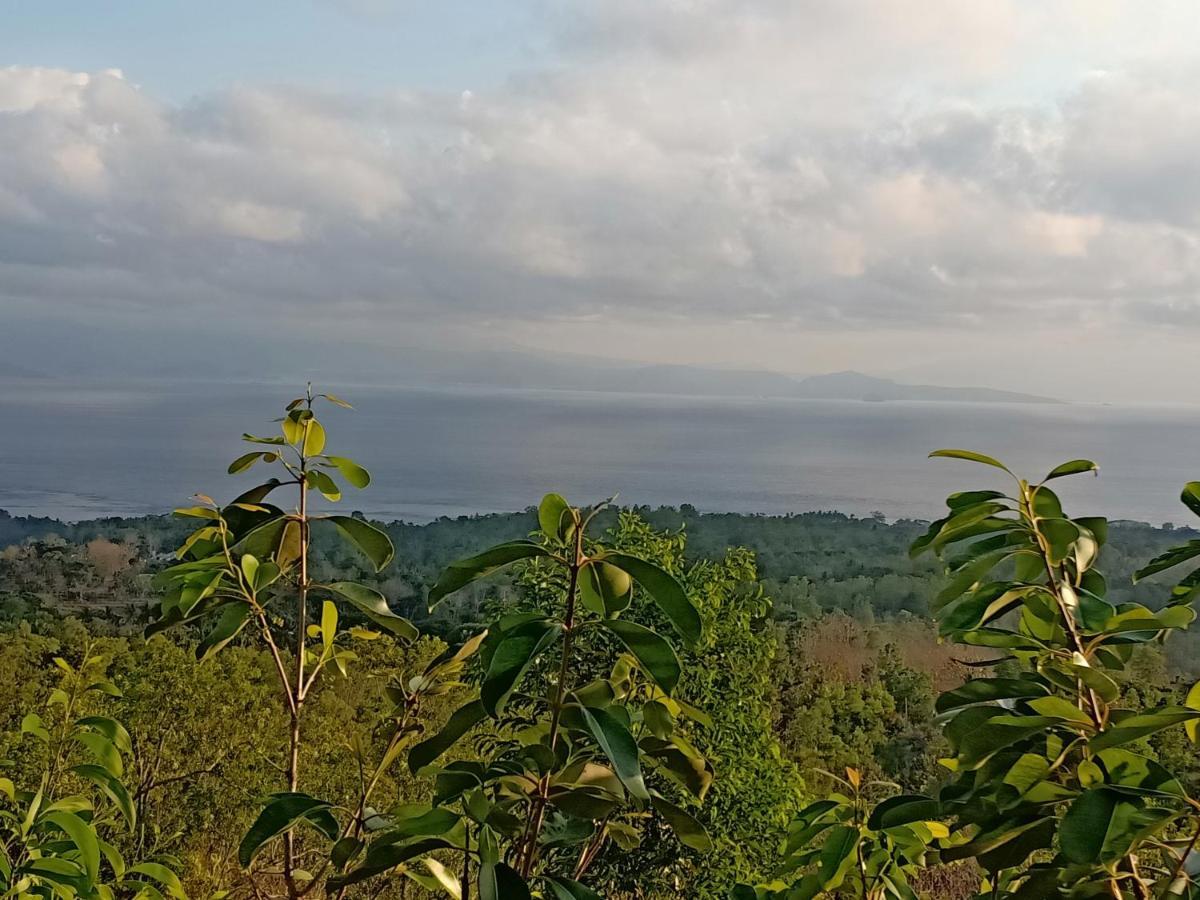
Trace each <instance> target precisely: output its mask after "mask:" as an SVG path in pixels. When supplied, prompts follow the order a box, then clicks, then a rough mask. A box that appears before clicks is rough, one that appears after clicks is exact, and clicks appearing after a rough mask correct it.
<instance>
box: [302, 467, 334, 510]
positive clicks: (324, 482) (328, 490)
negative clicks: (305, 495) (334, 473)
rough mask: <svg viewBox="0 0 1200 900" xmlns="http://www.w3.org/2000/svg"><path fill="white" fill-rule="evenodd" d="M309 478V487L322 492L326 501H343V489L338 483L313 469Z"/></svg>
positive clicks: (318, 470)
mask: <svg viewBox="0 0 1200 900" xmlns="http://www.w3.org/2000/svg"><path fill="white" fill-rule="evenodd" d="M307 478H308V484H309V486H310V487H314V488H316V489H317V490H318V491H320V492H321V496H322V497H324V498H325V499H326V500H329V501H330V502H332V503H336V502H337V501H339V500H341V499H342V489H341V488H339V487H338V486H337V482H336V481H334V480H333V479H332V478H330V477H329V476H328V475H326V474H325V473H324V472H322V471H321V470H320V469H313V470H312V471H311V472H309V473H308V476H307Z"/></svg>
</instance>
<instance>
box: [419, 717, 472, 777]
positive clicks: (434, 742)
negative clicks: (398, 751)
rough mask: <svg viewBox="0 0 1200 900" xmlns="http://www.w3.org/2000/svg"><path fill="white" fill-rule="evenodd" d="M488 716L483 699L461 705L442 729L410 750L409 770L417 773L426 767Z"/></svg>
mask: <svg viewBox="0 0 1200 900" xmlns="http://www.w3.org/2000/svg"><path fill="white" fill-rule="evenodd" d="M486 718H487V710H486V709H484V707H483V701H482V700H472V701H471V702H470V703H468V704H466V705H465V706H461V707H459V708H458V709H457V710H455V712H454V714H453V715H452V716H450V720H449V721H448V722H446V724H445V726H444V727H443V728H442V730H441V731H439V732H438V733H437V734H435V735H434V736H433V737H431V738H427V739H426V740H424V741H421V743H419V744H417V745H415V746H414V747H413V748H412V749H411V750H409V751H408V768H409V770H410V771H412V772H413V774H416V773H417V772H419V771H420V770H421V769H423V768H425V767H426V766H427V765H429V764H430V763H432V762H433V761H434V760H435V759H437V758H438V757H439V756H441V755H442V754H443V753H445V752H446V751H447V750H449V749H450V748H451V747H452V746H454V744H455V743H456V742H457V741H458V739H459V738H461V737H462V736H463V735H464V734H466V733H467V732H468V731H470V730H471V729H472V728H474V727H475V726H476V725H478V724H479V723H480V722H482V721H483V720H484V719H486Z"/></svg>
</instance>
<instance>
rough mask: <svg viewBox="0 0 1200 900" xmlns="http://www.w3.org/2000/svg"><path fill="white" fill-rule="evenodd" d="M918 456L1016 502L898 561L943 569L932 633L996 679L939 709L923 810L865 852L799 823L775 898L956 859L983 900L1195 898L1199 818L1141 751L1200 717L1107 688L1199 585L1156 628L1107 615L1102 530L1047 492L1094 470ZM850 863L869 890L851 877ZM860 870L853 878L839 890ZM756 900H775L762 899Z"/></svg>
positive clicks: (885, 810) (896, 805) (875, 831)
mask: <svg viewBox="0 0 1200 900" xmlns="http://www.w3.org/2000/svg"><path fill="white" fill-rule="evenodd" d="M932 455H934V456H940V457H950V458H955V459H963V460H969V461H972V462H976V463H980V464H983V465H987V466H991V467H994V468H997V469H1000V470H1002V471H1004V472H1005V473H1007V474H1008V475H1010V476H1011V478H1012V481H1013V490H1012V493H1004V492H1001V491H996V490H977V491H966V492H961V493H956V494H952V495H951V496H950V497H949V499H948V500H947V506H948V508H949V512H948V514H947V515H946V516H944V517H943V518H941V519H939V520H938V521H936V522H934V523H933V524H932V525H931V526H930V527H929V529H928V531H927V532H926V533H925V535H924V536H922V537H921V538H919V539H918V540H917V541H916V542H915V543H914V545H913V548H912V552H913V553H914V554H919V553H923V552H926V551H932V552H934V553H936V554H938V555H939V556H940V557H942V558H943V559H945V560H946V563H947V567H948V570H949V573H950V578H949V581H948V583H947V586H946V587H945V588H944V589H943V590H942V592H941V593H940V594H939V595H938V596H937V597H936V598H935V601H934V605H935V608H936V610H937V615H938V619H939V624H940V628H941V631H942V633H943V634H944V635H945V636H946V637H948V638H950V639H952V640H954V641H956V642H958V643H962V644H966V645H969V646H974V647H985V648H989V649H991V650H993V651H1000V652H1001V654H1002V655H1001V656H1000V657H998V658H996V659H994V660H993V663H1000V662H1003V663H1004V665H1005V670H1006V671H1005V674H1004V675H1002V676H988V677H983V678H978V679H973V680H971V681H968V682H967V683H966V684H964V685H962V686H961V687H958V688H955V689H954V690H950V691H947V692H945V693H943V694H942V695H941V696H940V697H939V698H938V701H937V711H938V712H939V713H940V714H941V716H942V718H943V720H944V721H945V723H946V724H945V736H946V738H947V740H948V742H949V744H950V747H951V752H952V754H953V756H952V758H950V759H948V760H947V761H946V764H947V766H948V767H949V768H950V770H951V773H952V778H951V780H950V782H949V783H948V784H947V785H946V786H945V787H944V788H943V789H942V790H941V792H940V793H939V795H938V797H937V798H936V799H935V798H932V797H923V796H918V795H907V796H906V795H901V796H898V797H893V798H890V799H888V800H886V801H884V802H883V803H882V804H880V805H879V806H877V807H876V808H875V810H874V811H873V812H872V814H871V816H870V817H869V819H868V820H867V825H868V828H869V829H870V834H869V835H868V834H867V833H866V832H862V831H861V830H858V831H855V832H851V831H849V830H847V828H846V827H845V826H838V827H836V828H835V827H832V823H828V822H820V821H818V820H817V818H814V817H813V816H811V815H810V816H809V817H808V820H807V821H806V820H804V819H802V820H801V823H800V828H799V830H798V831H797V833H796V835H795V836H794V840H793V841H792V842H791V843H790V844H789V850H791V851H792V856H791V858H790V860H789V864H788V867H787V874H788V875H789V877H792V878H794V879H795V881H794V886H793V887H789V888H786V889H785V890H787V891H790V892H789V893H787V896H788V897H812V896H816V895H818V894H822V893H827V892H832V891H838V890H841V889H843V888H844V887H845V886H846V885H849V886H851V887H852V888H853V890H854V892H855V893H856V894H858V895H859V896H862V897H864V898H865V897H874V896H894V897H910V896H912V891H911V889H910V888H908V887H907V886H906V881H905V878H904V876H906V875H907V874H910V872H911V867H912V866H913V865H914V864H917V865H919V864H923V863H924V862H926V861H935V860H936V861H940V862H943V863H948V862H954V861H956V860H964V859H969V860H974V861H975V862H976V863H977V864H978V865H979V866H980V867H981V868H982V869H983V870H984V872H985V874H986V878H985V881H984V883H983V890H984V892H985V893H986V895H987V896H989V897H996V898H999V897H1013V898H1017V897H1021V898H1025V897H1057V896H1072V897H1085V896H1101V895H1105V896H1110V897H1113V898H1117V900H1120V898H1123V897H1133V898H1139V900H1143V898H1150V897H1160V898H1165V897H1196V896H1200V890H1198V889H1197V886H1196V885H1195V883H1194V882H1193V881H1192V877H1193V872H1192V871H1191V869H1192V865H1191V860H1190V855H1191V852H1192V850H1193V849H1194V847H1195V845H1196V841H1197V838H1198V837H1200V816H1198V815H1197V812H1198V810H1200V803H1197V801H1196V800H1194V799H1193V798H1191V797H1190V796H1188V794H1187V792H1186V791H1185V790H1184V788H1183V785H1182V784H1181V783H1180V781H1179V779H1178V778H1176V777H1175V775H1173V774H1172V773H1170V772H1169V771H1168V770H1167V769H1166V768H1164V767H1163V766H1162V765H1161V763H1159V762H1158V761H1156V760H1154V759H1152V758H1150V757H1149V756H1147V755H1145V753H1144V752H1142V751H1143V747H1144V744H1143V739H1145V738H1147V737H1148V736H1150V735H1154V734H1157V733H1160V732H1163V731H1165V730H1168V729H1172V728H1177V727H1179V726H1184V727H1185V728H1186V729H1187V730H1188V731H1189V733H1190V734H1191V736H1192V737H1193V738H1194V737H1195V735H1196V727H1197V726H1196V722H1197V720H1198V719H1200V710H1197V709H1194V708H1190V707H1191V706H1192V705H1200V703H1197V704H1190V705H1189V706H1164V707H1159V708H1156V709H1130V708H1123V707H1121V706H1120V705H1119V701H1120V697H1121V693H1120V689H1119V687H1118V685H1117V682H1116V681H1115V680H1114V678H1113V677H1112V675H1111V674H1109V673H1113V672H1117V671H1119V670H1121V669H1122V668H1123V667H1124V666H1125V665H1126V664H1127V663H1128V662H1129V661H1130V659H1131V658H1132V654H1133V651H1134V649H1135V648H1136V647H1137V646H1139V645H1142V644H1147V643H1151V642H1158V641H1162V640H1164V639H1165V637H1166V636H1167V635H1168V634H1169V633H1171V632H1173V631H1178V630H1181V629H1185V628H1187V626H1188V625H1189V624H1190V623H1191V622H1192V621H1193V619H1194V618H1195V612H1194V611H1193V610H1192V608H1191V606H1190V601H1191V599H1192V598H1193V596H1194V591H1195V588H1196V585H1197V584H1200V576H1196V575H1195V573H1193V575H1191V576H1188V578H1186V579H1185V580H1184V582H1183V583H1182V584H1181V586H1180V587H1179V588H1177V589H1176V591H1175V592H1174V594H1173V595H1172V597H1171V598H1170V600H1169V602H1168V603H1167V604H1166V605H1165V606H1163V607H1162V608H1161V609H1159V610H1157V611H1155V610H1151V609H1150V608H1148V607H1146V606H1144V605H1141V604H1137V603H1122V604H1119V605H1114V604H1112V603H1109V602H1108V601H1107V600H1106V599H1105V594H1106V591H1107V585H1106V582H1105V579H1104V578H1103V576H1101V575H1100V573H1099V572H1098V571H1097V570H1096V569H1095V564H1096V562H1097V560H1098V558H1099V556H1100V552H1101V549H1102V547H1103V545H1104V543H1105V539H1106V536H1107V523H1106V521H1105V520H1104V519H1101V518H1094V517H1089V518H1070V517H1068V516H1067V515H1066V514H1065V513H1064V512H1063V508H1062V504H1061V502H1060V501H1059V498H1058V497H1057V495H1056V494H1055V493H1054V491H1053V490H1052V489H1051V488H1050V487H1048V482H1050V481H1052V480H1054V479H1057V478H1062V477H1067V476H1070V475H1077V474H1081V473H1086V472H1092V471H1095V469H1096V467H1095V465H1094V464H1093V463H1091V462H1090V461H1088V460H1072V461H1070V462H1067V463H1064V464H1062V465H1060V466H1058V467H1056V468H1054V469H1053V470H1051V472H1050V473H1049V474H1048V475H1047V476H1046V477H1045V478H1044V479H1043V480H1042V481H1040V482H1036V483H1030V482H1028V481H1026V480H1024V479H1022V478H1019V477H1017V476H1016V475H1013V474H1012V473H1011V471H1010V470H1009V469H1008V468H1007V467H1006V466H1004V465H1003V464H1002V463H1000V462H999V461H998V460H995V459H993V458H991V457H988V456H985V455H983V454H979V453H975V452H971V451H964V450H942V451H937V452H935V453H934V454H932ZM1197 487H1198V488H1200V485H1198V486H1197ZM1184 497H1185V503H1188V505H1189V506H1193V502H1195V503H1196V505H1195V506H1193V508H1194V509H1196V508H1200V491H1198V492H1196V493H1194V494H1192V496H1191V501H1192V502H1189V492H1188V490H1186V489H1185V492H1184ZM1195 556H1200V545H1196V546H1191V545H1189V546H1188V547H1187V548H1185V549H1181V550H1177V551H1173V552H1172V553H1168V554H1166V555H1165V556H1163V557H1160V558H1159V559H1157V560H1155V561H1154V562H1152V563H1151V564H1150V565H1149V566H1147V567H1146V568H1144V569H1143V570H1142V573H1141V574H1142V575H1148V574H1153V573H1154V572H1157V571H1161V570H1163V569H1166V568H1169V567H1171V566H1173V565H1176V564H1178V563H1180V562H1183V561H1186V560H1187V559H1190V558H1192V557H1195ZM1197 693H1200V691H1193V697H1192V698H1189V699H1194V695H1196V694H1197ZM837 800H838V798H836V797H835V798H831V799H830V801H828V802H830V803H836V802H837ZM938 819H945V820H947V824H948V831H947V833H946V834H945V835H939V834H937V833H936V832H935V831H932V830H928V829H926V830H928V835H926V834H925V833H922V832H920V829H919V828H918V826H921V828H926V824H927V823H928V822H930V821H933V820H938ZM913 834H917V836H918V837H920V838H921V842H920V844H919V845H918V844H914V843H913V842H912V840H911V836H912V835H913ZM818 839H820V843H816V842H817V841H818ZM868 841H870V843H868ZM864 854H866V858H867V862H868V863H869V864H870V866H871V872H873V873H874V874H873V875H871V877H868V874H870V873H868V871H867V870H866V869H864V868H863V867H862V865H861V862H862V860H863V857H864ZM856 858H857V859H858V860H859V861H860V865H859V867H858V870H859V872H860V875H859V876H858V877H857V878H856V879H851V880H850V881H847V879H848V875H847V873H848V872H849V871H851V870H852V868H853V867H852V863H851V861H852V860H854V859H856ZM744 893H745V891H744ZM756 893H757V894H758V895H759V896H779V897H782V896H784V891H777V890H776V889H775V888H774V887H764V888H760V889H758V891H757V892H756Z"/></svg>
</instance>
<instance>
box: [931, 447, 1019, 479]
mask: <svg viewBox="0 0 1200 900" xmlns="http://www.w3.org/2000/svg"><path fill="white" fill-rule="evenodd" d="M935 457H943V458H945V459H964V460H967V461H968V462H977V463H982V464H983V465H985V466H993V467H995V468H997V469H1003V470H1004V471H1005V472H1008V474H1009V475H1012V472H1011V471H1010V470H1009V468H1008V466H1006V465H1004V463H1002V462H1000V461H999V460H998V459H993V458H992V457H990V456H984V455H983V454H982V453H976V452H975V451H974V450H934V451H933V452H932V453H930V454H929V458H930V459H933V458H935ZM1014 477H1016V476H1014Z"/></svg>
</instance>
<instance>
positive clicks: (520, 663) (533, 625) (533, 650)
mask: <svg viewBox="0 0 1200 900" xmlns="http://www.w3.org/2000/svg"><path fill="white" fill-rule="evenodd" d="M560 634H562V626H561V625H560V624H559V623H557V622H550V621H548V620H546V619H534V620H533V621H530V622H523V623H521V624H520V625H518V626H517V627H516V628H513V629H512V630H511V631H506V632H502V633H501V634H500V635H499V642H498V643H497V645H496V648H495V650H494V651H493V652H492V655H491V659H490V660H489V662H488V669H487V673H486V674H485V675H484V677H483V684H482V686H481V687H480V689H479V697H480V699H481V700H482V701H483V707H484V709H486V710H487V712H488V715H490V716H493V717H494V716H496V715H498V714H499V712H500V711H501V710H502V709H503V708H504V704H505V703H506V702H507V701H508V698H509V696H510V695H511V694H512V692H513V691H514V690H515V689H516V687H517V684H518V683H519V682H520V680H521V676H522V675H524V674H525V671H526V670H527V669H528V668H529V666H530V664H532V663H533V661H534V660H536V659H537V658H538V656H540V655H541V654H542V653H544V652H545V650H546V648H548V647H549V646H550V645H551V644H553V643H554V642H555V641H556V640H557V639H558V636H559V635H560Z"/></svg>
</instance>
